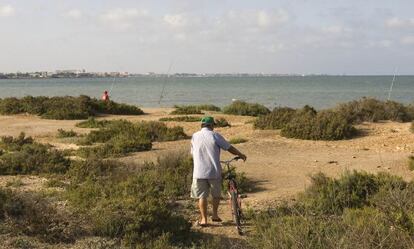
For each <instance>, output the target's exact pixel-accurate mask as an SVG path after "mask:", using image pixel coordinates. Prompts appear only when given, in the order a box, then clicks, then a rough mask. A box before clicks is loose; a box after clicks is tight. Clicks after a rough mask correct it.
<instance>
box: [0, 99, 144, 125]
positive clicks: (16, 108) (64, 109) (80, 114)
mask: <svg viewBox="0 0 414 249" xmlns="http://www.w3.org/2000/svg"><path fill="white" fill-rule="evenodd" d="M19 113H29V114H33V115H39V116H41V117H42V118H45V119H58V120H63V119H68V120H70V119H87V118H88V117H91V116H96V115H99V114H119V115H121V114H122V115H141V114H143V113H144V112H143V111H142V110H141V109H139V108H138V107H136V106H132V105H127V104H120V103H116V102H113V101H102V100H97V99H95V98H90V97H88V96H84V95H81V96H79V97H71V96H65V97H44V96H40V97H33V96H26V97H24V98H20V99H18V98H14V97H10V98H4V99H0V114H3V115H10V114H19Z"/></svg>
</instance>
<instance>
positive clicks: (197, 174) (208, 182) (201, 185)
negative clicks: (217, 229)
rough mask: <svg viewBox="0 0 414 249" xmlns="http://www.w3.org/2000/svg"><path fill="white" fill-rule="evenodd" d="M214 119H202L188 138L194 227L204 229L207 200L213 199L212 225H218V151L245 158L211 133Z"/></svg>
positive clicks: (219, 170)
mask: <svg viewBox="0 0 414 249" xmlns="http://www.w3.org/2000/svg"><path fill="white" fill-rule="evenodd" d="M214 125H215V123H214V118H213V117H204V118H203V119H202V120H201V130H200V131H198V132H196V133H194V134H193V137H192V139H191V154H192V155H193V160H194V170H193V183H192V185H191V197H192V198H195V199H198V207H199V209H200V215H201V219H200V220H199V221H198V225H200V226H201V227H205V226H207V224H208V221H207V198H208V196H209V194H210V193H211V196H212V197H213V202H212V204H213V215H212V221H213V222H221V219H220V217H219V216H218V214H217V211H218V207H219V204H220V197H221V182H222V179H221V172H222V168H221V164H220V151H221V149H223V150H226V151H228V152H230V153H232V154H233V155H236V156H239V157H240V158H241V159H243V160H244V161H246V159H247V157H246V155H244V154H243V153H241V152H240V151H239V150H238V149H236V148H235V147H233V146H232V145H231V144H230V143H229V142H227V141H226V140H225V139H224V138H223V137H222V136H221V135H220V134H219V133H217V132H214V131H213V130H214Z"/></svg>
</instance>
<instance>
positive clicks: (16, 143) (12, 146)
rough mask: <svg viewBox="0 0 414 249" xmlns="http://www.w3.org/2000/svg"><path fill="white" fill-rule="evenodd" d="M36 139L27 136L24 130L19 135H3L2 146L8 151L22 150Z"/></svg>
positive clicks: (0, 145) (0, 144) (0, 142)
mask: <svg viewBox="0 0 414 249" xmlns="http://www.w3.org/2000/svg"><path fill="white" fill-rule="evenodd" d="M33 143H34V140H33V138H32V137H26V134H25V133H24V132H21V133H20V134H19V136H18V137H16V138H14V137H12V136H3V137H1V141H0V147H1V148H2V149H4V150H7V151H16V150H20V149H21V148H22V147H23V145H25V144H33Z"/></svg>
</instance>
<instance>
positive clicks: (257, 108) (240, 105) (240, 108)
mask: <svg viewBox="0 0 414 249" xmlns="http://www.w3.org/2000/svg"><path fill="white" fill-rule="evenodd" d="M223 113H226V114H233V115H241V116H260V115H266V114H268V113H270V110H269V109H268V108H267V107H265V106H264V105H260V104H257V103H255V104H253V103H247V102H244V101H240V100H237V101H234V102H233V103H231V104H230V105H228V106H225V107H224V108H223Z"/></svg>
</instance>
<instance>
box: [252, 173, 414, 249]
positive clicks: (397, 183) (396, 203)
mask: <svg viewBox="0 0 414 249" xmlns="http://www.w3.org/2000/svg"><path fill="white" fill-rule="evenodd" d="M311 179H312V184H311V186H310V187H309V188H308V189H306V191H305V192H304V193H303V194H301V195H300V196H299V198H298V200H297V201H295V202H294V203H292V204H282V205H279V206H275V207H274V208H271V209H269V210H267V211H262V212H259V213H256V214H255V215H254V218H253V224H254V229H253V230H254V232H253V234H252V236H251V237H250V239H249V241H250V245H251V246H252V247H253V248H264V249H271V248H272V249H273V248H301V247H302V246H303V245H306V248H378V247H382V248H412V247H413V245H414V239H413V234H414V223H413V222H414V219H413V216H412V215H411V214H412V213H413V212H414V205H413V202H414V195H413V194H412V193H414V192H413V190H414V185H413V183H412V182H409V183H408V182H405V181H403V180H402V179H401V178H399V177H396V176H392V175H389V174H386V173H381V174H378V175H372V174H368V173H363V172H352V173H351V172H348V173H346V174H344V175H343V176H342V177H341V178H339V179H332V178H329V177H327V176H325V175H323V174H322V173H319V174H317V175H314V176H312V178H311Z"/></svg>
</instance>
